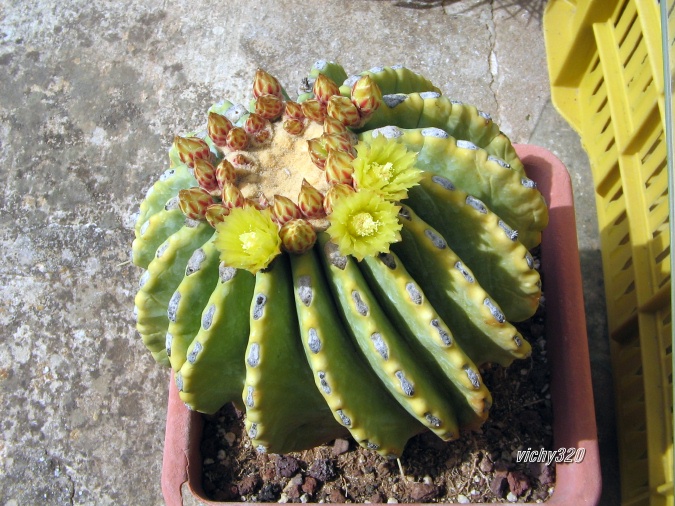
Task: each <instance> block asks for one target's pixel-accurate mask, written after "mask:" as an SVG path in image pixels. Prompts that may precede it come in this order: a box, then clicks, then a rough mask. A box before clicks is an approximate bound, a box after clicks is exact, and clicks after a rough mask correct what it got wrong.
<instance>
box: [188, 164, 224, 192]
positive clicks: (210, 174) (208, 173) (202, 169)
mask: <svg viewBox="0 0 675 506" xmlns="http://www.w3.org/2000/svg"><path fill="white" fill-rule="evenodd" d="M194 174H195V179H196V180H197V183H199V186H201V187H202V188H203V189H205V190H206V191H207V192H209V193H210V194H211V195H220V188H219V187H218V180H217V179H216V168H215V167H214V166H213V165H211V163H210V162H207V161H206V160H203V159H201V158H196V159H195V161H194Z"/></svg>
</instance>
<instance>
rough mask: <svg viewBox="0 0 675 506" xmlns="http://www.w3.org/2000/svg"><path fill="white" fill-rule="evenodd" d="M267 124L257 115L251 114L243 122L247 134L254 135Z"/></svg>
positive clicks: (267, 122)
mask: <svg viewBox="0 0 675 506" xmlns="http://www.w3.org/2000/svg"><path fill="white" fill-rule="evenodd" d="M268 124H269V121H267V120H266V119H265V118H263V117H262V116H260V115H259V114H256V113H254V112H252V113H251V114H249V115H248V118H246V121H244V130H246V133H247V134H254V133H256V132H260V130H264V129H265V128H266V127H267V125H268Z"/></svg>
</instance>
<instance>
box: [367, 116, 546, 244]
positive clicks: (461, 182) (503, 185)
mask: <svg viewBox="0 0 675 506" xmlns="http://www.w3.org/2000/svg"><path fill="white" fill-rule="evenodd" d="M377 135H385V136H387V137H388V138H389V139H391V140H392V141H395V142H400V143H402V144H404V145H405V146H406V147H407V148H408V149H409V150H411V151H414V152H416V153H418V156H417V166H418V167H419V168H420V169H422V170H423V171H425V172H429V173H431V174H436V175H439V176H442V177H445V178H447V179H449V180H450V181H452V184H453V185H454V186H456V187H457V188H460V189H462V190H464V191H465V192H467V193H469V194H471V195H473V196H474V197H476V198H478V199H480V200H482V201H483V202H485V204H486V205H487V206H488V207H489V208H490V209H491V210H492V211H493V212H495V213H496V214H498V215H499V216H500V217H501V218H502V219H503V220H504V221H505V223H507V224H508V225H509V226H510V227H511V228H513V229H515V230H517V231H518V239H519V240H520V241H521V242H522V243H523V244H524V245H525V246H526V247H527V248H533V247H535V246H537V245H538V244H539V243H540V242H541V231H542V230H543V229H544V228H545V227H546V225H547V224H548V209H547V208H546V202H545V201H544V199H543V198H542V196H541V193H539V191H538V190H537V188H536V184H535V183H534V181H532V180H531V179H529V178H527V177H525V176H524V175H523V174H521V173H520V172H518V171H515V170H512V169H511V167H510V166H509V165H508V164H507V163H506V162H505V161H504V160H502V159H499V158H496V157H494V156H493V155H490V154H489V153H488V152H487V151H485V150H484V149H481V148H478V147H477V146H475V145H472V146H469V147H464V145H462V143H461V142H460V143H459V144H458V141H457V140H456V139H455V138H454V137H451V136H449V135H448V134H447V133H446V132H445V131H444V130H441V129H439V128H417V129H398V128H392V127H385V128H382V129H379V130H373V131H369V132H364V133H363V134H361V135H360V138H361V139H362V140H365V141H370V140H371V139H372V138H373V137H374V136H377ZM413 190H414V188H413Z"/></svg>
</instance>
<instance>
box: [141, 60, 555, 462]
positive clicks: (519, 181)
mask: <svg viewBox="0 0 675 506" xmlns="http://www.w3.org/2000/svg"><path fill="white" fill-rule="evenodd" d="M338 83H342V84H338ZM303 86H304V87H303V88H301V90H300V95H299V96H298V98H297V100H296V101H292V100H290V98H289V96H288V94H287V93H286V91H285V90H284V89H283V88H282V87H281V85H280V84H279V82H278V81H277V80H276V79H275V78H274V77H272V76H270V75H269V74H267V73H266V72H264V71H258V72H257V74H256V76H255V79H254V84H253V97H254V98H253V100H252V102H251V103H250V105H249V107H248V108H246V107H244V106H241V105H235V104H233V103H231V102H227V101H224V102H221V103H218V104H215V105H213V106H212V107H211V108H210V109H209V111H208V118H207V124H206V128H205V129H204V130H202V131H197V132H192V133H189V134H187V135H184V136H179V137H176V138H175V140H174V142H173V145H172V147H171V149H170V152H169V158H170V168H169V169H168V170H167V171H166V172H165V173H164V174H163V175H162V176H161V177H160V178H159V180H158V181H157V182H156V183H155V184H154V186H152V188H151V189H150V190H149V191H148V193H147V196H146V198H145V200H144V201H143V202H142V204H141V207H140V211H139V215H138V218H137V221H136V228H135V236H136V237H135V240H134V243H133V251H132V254H133V261H134V263H135V264H136V265H138V266H140V267H142V268H143V269H145V272H144V274H143V275H142V277H141V280H140V290H139V292H138V294H137V296H136V299H135V313H136V320H137V330H138V332H139V333H140V335H141V337H142V339H143V342H144V343H145V345H146V346H147V348H148V349H149V350H150V351H151V352H152V354H153V356H154V358H155V360H157V361H158V362H160V363H161V364H166V365H170V366H171V368H172V370H173V374H174V378H175V382H176V384H177V386H178V390H179V392H180V397H181V399H182V400H183V401H184V402H185V404H186V405H187V406H188V408H190V409H193V410H197V411H201V412H205V413H213V412H215V411H216V410H218V409H219V408H220V407H221V406H223V405H224V404H225V403H227V402H234V403H235V404H236V405H237V406H239V407H240V408H241V409H244V410H245V412H246V419H245V423H246V429H247V432H248V436H249V437H250V438H251V440H252V443H253V445H254V446H255V447H256V448H258V450H259V451H264V452H273V453H283V452H288V451H294V450H301V449H305V448H309V447H312V446H315V445H317V444H321V443H324V442H326V441H329V440H331V439H333V438H335V437H338V436H344V435H347V434H348V433H351V435H352V436H353V437H354V439H355V440H356V441H357V442H358V443H359V444H360V445H362V446H364V447H366V448H370V449H372V450H375V451H377V452H379V453H381V454H382V455H387V456H394V455H400V454H401V452H402V451H403V448H404V446H405V444H406V441H407V440H408V439H409V438H410V437H411V436H413V435H415V434H417V433H419V432H422V431H424V430H430V431H432V432H434V433H435V434H437V435H438V436H439V437H440V438H441V439H443V440H444V441H450V440H453V439H456V438H458V437H459V435H460V430H461V429H476V428H478V427H480V426H481V424H482V423H483V422H484V421H485V419H486V417H487V416H488V411H489V408H490V405H491V402H492V400H491V396H490V392H489V391H488V390H487V388H486V387H485V385H484V384H483V381H482V379H481V375H480V372H479V366H481V365H483V364H484V363H487V362H492V363H497V364H501V365H504V366H506V365H508V364H510V363H511V362H512V361H513V360H514V359H519V358H524V357H527V356H528V354H529V353H530V345H529V344H528V343H527V341H525V340H524V339H523V337H522V336H521V334H519V333H518V331H517V330H516V328H515V327H514V326H513V325H512V323H510V322H514V321H521V320H524V319H527V318H529V317H530V316H532V315H533V313H534V312H535V310H536V308H537V306H538V303H539V299H540V296H541V284H540V279H539V274H538V272H537V271H536V270H535V267H534V261H533V259H532V256H531V254H530V252H529V249H531V248H533V247H534V246H536V245H537V244H538V243H539V241H540V237H541V231H542V229H543V228H544V227H545V226H546V223H547V220H548V214H547V209H546V205H545V202H544V200H543V198H542V196H541V194H540V193H539V192H538V191H537V189H536V184H535V183H534V182H533V181H531V180H530V179H528V178H527V176H526V175H525V172H524V169H523V166H522V163H521V162H520V160H519V159H518V158H517V156H516V154H515V151H514V149H513V147H512V145H511V143H510V141H509V139H508V138H507V137H506V136H505V135H504V134H502V133H501V132H500V130H499V128H498V126H497V125H495V124H494V122H493V121H492V120H491V119H490V116H488V115H487V114H485V113H483V112H481V111H479V110H477V109H476V108H475V107H473V106H468V105H464V104H462V103H460V102H456V101H453V100H449V99H447V98H445V97H444V96H441V94H440V93H439V90H438V89H437V88H436V87H435V86H433V85H432V84H431V83H430V82H429V81H428V80H427V79H425V78H424V77H422V76H420V75H418V74H416V73H414V72H412V71H410V70H408V69H406V68H403V67H401V66H393V67H387V68H374V69H371V70H369V71H366V72H363V73H361V74H359V75H356V76H353V77H347V74H346V73H345V71H344V70H343V68H342V67H341V66H339V65H337V64H335V63H331V62H317V63H316V64H315V65H314V66H313V68H312V69H311V71H310V73H309V76H308V77H307V78H306V79H305V80H303ZM270 198H271V200H270Z"/></svg>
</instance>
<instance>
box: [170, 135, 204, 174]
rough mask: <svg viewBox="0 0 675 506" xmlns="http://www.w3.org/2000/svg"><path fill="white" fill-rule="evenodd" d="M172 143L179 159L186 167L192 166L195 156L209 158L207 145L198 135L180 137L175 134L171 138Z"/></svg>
mask: <svg viewBox="0 0 675 506" xmlns="http://www.w3.org/2000/svg"><path fill="white" fill-rule="evenodd" d="M173 145H174V147H175V148H176V151H177V152H178V157H179V158H180V161H181V162H183V163H184V164H186V165H187V166H188V167H194V160H195V158H202V159H204V160H210V159H211V150H210V149H209V145H208V144H206V142H204V141H203V140H201V139H200V138H198V137H180V136H178V135H176V136H175V137H174V138H173Z"/></svg>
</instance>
